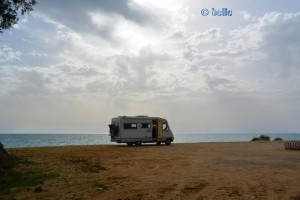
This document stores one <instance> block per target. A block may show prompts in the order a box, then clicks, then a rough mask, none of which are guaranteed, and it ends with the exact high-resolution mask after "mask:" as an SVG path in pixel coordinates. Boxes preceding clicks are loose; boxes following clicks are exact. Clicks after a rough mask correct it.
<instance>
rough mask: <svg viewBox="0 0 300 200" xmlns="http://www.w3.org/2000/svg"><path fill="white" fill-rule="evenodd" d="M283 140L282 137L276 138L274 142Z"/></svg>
mask: <svg viewBox="0 0 300 200" xmlns="http://www.w3.org/2000/svg"><path fill="white" fill-rule="evenodd" d="M282 140H283V139H282V138H280V137H277V138H274V141H282Z"/></svg>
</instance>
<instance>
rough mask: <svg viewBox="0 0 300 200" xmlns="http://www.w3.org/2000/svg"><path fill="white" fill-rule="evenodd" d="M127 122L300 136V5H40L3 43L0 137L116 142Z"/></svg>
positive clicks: (54, 1) (230, 1) (211, 1)
mask: <svg viewBox="0 0 300 200" xmlns="http://www.w3.org/2000/svg"><path fill="white" fill-rule="evenodd" d="M70 3H71V4H70ZM203 8H206V9H208V10H209V11H211V9H212V8H216V9H221V8H228V9H230V10H232V12H233V16H227V17H226V16H219V17H216V16H212V15H211V14H209V15H208V16H202V15H201V10H202V9H203ZM119 115H150V116H161V117H164V118H167V119H168V121H169V123H170V125H171V128H172V129H173V131H175V132H176V133H182V132H201V133H211V132H218V133H220V132H221V133H223V132H224V133H226V132H243V133H247V132H255V133H256V132H258V133H270V132H300V123H299V119H300V4H299V1H298V0H285V1H282V0H264V1H262V0H242V1H241V0H185V1H178V0H177V1H176V0H160V1H156V0H113V1H105V0H98V1H93V0H85V1H82V0H72V1H61V0H51V1H47V0H38V4H37V5H36V6H35V10H34V11H33V12H32V13H31V14H29V15H26V16H24V17H21V19H20V21H19V23H18V24H17V25H16V26H15V27H14V28H13V29H10V30H8V31H5V32H4V33H3V34H1V35H0V133H107V132H108V126H107V125H108V124H109V123H110V120H111V118H112V117H114V116H119Z"/></svg>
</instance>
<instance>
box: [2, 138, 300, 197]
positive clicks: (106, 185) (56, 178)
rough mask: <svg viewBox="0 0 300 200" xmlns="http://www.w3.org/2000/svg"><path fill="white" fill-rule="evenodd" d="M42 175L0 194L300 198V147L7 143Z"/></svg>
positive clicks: (23, 168) (24, 169)
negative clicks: (19, 145) (14, 145)
mask: <svg viewBox="0 0 300 200" xmlns="http://www.w3.org/2000/svg"><path fill="white" fill-rule="evenodd" d="M8 151H9V152H10V153H11V154H13V155H15V156H17V158H18V159H19V164H18V165H17V166H16V168H15V169H14V170H15V171H16V172H18V173H20V174H24V173H35V172H38V173H39V174H40V176H45V177H46V178H45V179H44V180H43V181H42V182H43V183H39V184H35V185H32V186H23V187H21V186H20V187H11V188H9V189H7V190H6V191H5V192H3V191H2V192H1V194H0V199H11V198H15V199H122V200H125V199H149V200H150V199H300V187H299V185H300V151H288V150H285V149H284V146H283V142H282V141H276V142H275V141H272V142H261V141H259V142H215V143H182V144H171V145H170V146H166V145H160V146H156V145H142V146H139V147H128V146H126V145H89V146H60V147H31V148H12V149H8Z"/></svg>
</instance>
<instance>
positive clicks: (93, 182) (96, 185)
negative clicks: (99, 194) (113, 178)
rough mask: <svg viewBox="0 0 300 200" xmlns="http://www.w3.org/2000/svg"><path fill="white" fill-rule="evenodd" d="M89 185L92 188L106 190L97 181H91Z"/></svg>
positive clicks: (105, 187)
mask: <svg viewBox="0 0 300 200" xmlns="http://www.w3.org/2000/svg"><path fill="white" fill-rule="evenodd" d="M90 184H91V185H92V187H94V188H98V189H99V188H101V189H107V186H105V185H104V184H103V183H101V182H99V181H98V180H93V181H91V182H90Z"/></svg>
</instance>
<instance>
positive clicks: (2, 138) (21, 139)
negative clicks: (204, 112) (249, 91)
mask: <svg viewBox="0 0 300 200" xmlns="http://www.w3.org/2000/svg"><path fill="white" fill-rule="evenodd" d="M260 135H261V134H258V133H186V134H185V133H177V134H176V133H175V134H174V138H175V139H174V143H197V142H247V141H250V140H251V139H252V138H253V137H259V136H260ZM265 135H268V136H270V138H271V140H273V139H274V138H277V137H280V138H282V139H283V140H300V133H268V134H265ZM0 142H1V143H2V144H3V145H4V147H5V148H19V147H43V146H73V145H107V144H117V143H113V142H111V141H110V137H109V135H108V134H95V133H93V134H91V133H89V134H70V133H68V134H57V133H53V134H51V133H47V134H46V133H44V134H39V133H9V134H8V133H0Z"/></svg>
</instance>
